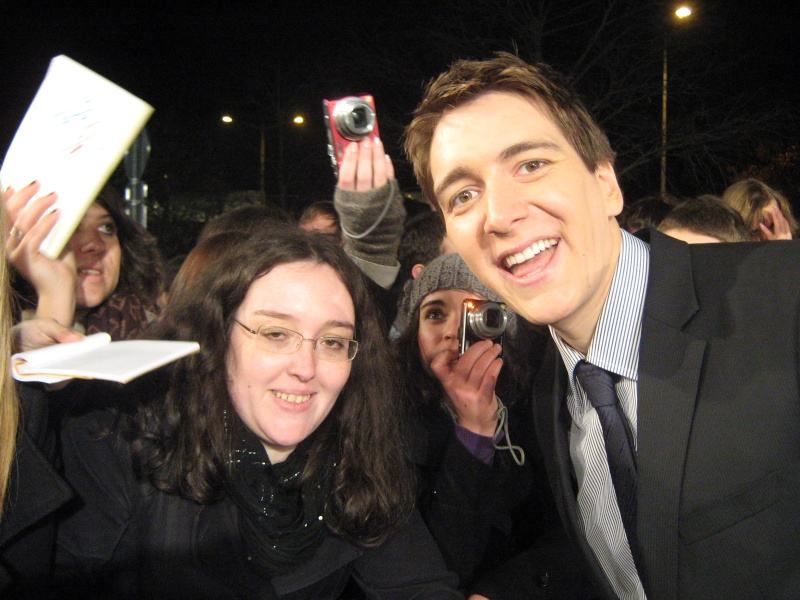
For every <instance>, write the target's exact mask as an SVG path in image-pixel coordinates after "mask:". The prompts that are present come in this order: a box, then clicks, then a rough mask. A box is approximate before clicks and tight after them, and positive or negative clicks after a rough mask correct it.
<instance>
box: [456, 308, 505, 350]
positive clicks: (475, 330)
mask: <svg viewBox="0 0 800 600" xmlns="http://www.w3.org/2000/svg"><path fill="white" fill-rule="evenodd" d="M507 325H508V315H507V314H506V305H505V304H504V303H503V302H492V301H490V300H469V299H468V300H464V302H463V304H462V305H461V326H460V327H459V330H458V353H459V354H464V352H466V351H467V348H469V347H470V346H471V345H472V344H474V343H475V342H479V341H481V340H492V341H493V342H494V343H495V344H500V345H501V346H502V345H503V332H505V330H506V326H507ZM501 356H502V354H501Z"/></svg>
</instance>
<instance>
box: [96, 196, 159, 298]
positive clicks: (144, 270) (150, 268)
mask: <svg viewBox="0 0 800 600" xmlns="http://www.w3.org/2000/svg"><path fill="white" fill-rule="evenodd" d="M95 202H96V203H97V204H99V205H100V206H102V207H103V208H105V209H106V210H107V211H108V214H109V215H111V218H112V219H113V220H114V224H115V225H116V226H117V236H118V237H119V246H120V248H121V249H122V260H121V262H120V267H119V283H118V284H117V288H116V289H115V290H114V292H113V293H114V294H134V295H136V296H139V298H140V299H141V301H142V304H144V305H145V306H152V305H154V304H155V302H156V298H157V297H158V295H159V294H160V293H161V281H162V277H163V261H162V260H161V253H160V252H159V250H158V244H157V241H156V238H155V236H153V235H152V234H151V233H150V232H149V231H147V230H146V229H145V228H144V227H142V226H141V225H139V224H138V223H137V222H136V221H134V220H133V219H131V218H130V217H129V216H128V215H126V214H125V211H124V209H123V207H122V198H121V197H120V195H119V193H118V192H117V191H116V190H114V189H112V188H110V187H109V186H106V187H104V188H103V189H102V190H101V191H100V194H99V195H98V196H97V198H95Z"/></svg>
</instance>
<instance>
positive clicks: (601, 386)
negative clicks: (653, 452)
mask: <svg viewBox="0 0 800 600" xmlns="http://www.w3.org/2000/svg"><path fill="white" fill-rule="evenodd" d="M575 376H576V377H577V378H578V381H579V382H580V384H581V387H582V388H583V389H584V391H585V392H586V397H587V398H588V399H589V402H591V403H592V406H593V407H594V409H595V410H596V411H597V416H598V418H599V419H600V425H601V426H602V428H603V438H604V439H605V442H606V456H607V457H608V468H609V470H610V471H611V481H612V482H613V484H614V492H615V493H616V496H617V504H618V505H619V512H620V515H621V516H622V525H623V526H624V527H625V534H626V535H627V536H628V544H629V545H630V547H631V554H632V555H633V560H634V562H635V563H636V564H637V566H638V565H639V564H640V561H639V556H638V554H639V552H638V548H639V544H638V539H637V537H636V451H635V450H634V448H635V446H634V444H633V434H632V433H631V429H630V426H629V425H628V420H627V418H626V417H625V413H624V412H623V411H622V407H621V406H620V404H619V400H618V399H617V393H616V391H615V389H614V379H613V378H612V377H611V374H610V373H609V372H608V371H605V370H603V369H601V368H600V367H596V366H595V365H593V364H590V363H588V362H586V361H585V360H582V361H580V362H579V363H578V364H577V365H576V366H575Z"/></svg>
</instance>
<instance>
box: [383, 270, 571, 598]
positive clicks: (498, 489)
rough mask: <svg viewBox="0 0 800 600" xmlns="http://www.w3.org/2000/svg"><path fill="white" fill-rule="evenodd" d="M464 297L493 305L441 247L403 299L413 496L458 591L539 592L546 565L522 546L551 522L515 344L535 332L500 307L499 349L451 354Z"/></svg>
mask: <svg viewBox="0 0 800 600" xmlns="http://www.w3.org/2000/svg"><path fill="white" fill-rule="evenodd" d="M465 299H472V300H489V301H493V302H500V298H499V297H498V296H497V295H496V294H494V293H493V292H492V291H491V290H489V289H488V288H487V287H486V286H484V285H483V284H482V283H481V282H480V281H478V279H477V278H476V277H475V276H474V275H473V274H472V272H471V271H470V270H469V268H468V267H467V265H466V264H465V263H464V262H463V260H462V259H461V258H460V257H459V256H458V255H457V254H447V255H444V256H440V257H438V258H436V259H435V260H433V261H431V262H430V263H429V264H428V265H427V266H426V267H425V269H424V270H423V271H422V273H421V274H420V275H419V277H418V278H417V279H416V280H414V282H413V284H412V287H411V289H410V290H409V291H408V294H407V297H406V301H405V302H404V304H403V308H404V310H405V311H406V313H407V317H408V323H409V325H408V328H407V329H406V330H405V332H404V333H403V335H402V336H401V337H400V338H399V339H398V340H397V342H396V351H397V354H398V357H399V360H400V363H401V365H402V366H401V369H402V370H403V376H404V381H405V386H406V392H407V397H408V400H409V405H410V407H411V410H412V413H413V414H412V419H411V421H412V428H411V430H412V441H411V446H412V452H413V456H414V460H415V463H416V465H417V468H418V475H419V477H418V481H419V490H418V495H417V498H418V505H419V508H420V511H421V513H422V515H423V518H424V519H425V520H426V522H427V524H428V527H429V528H430V530H431V532H432V533H433V536H434V538H435V539H436V541H437V543H438V545H439V548H440V550H441V551H442V554H443V555H444V558H445V561H446V562H447V566H448V567H449V568H450V569H452V570H454V571H456V572H457V573H458V575H459V578H460V582H461V588H462V590H463V591H465V592H466V593H467V595H468V596H469V595H471V594H478V595H479V596H478V597H481V596H482V597H486V598H490V599H496V598H516V597H520V598H522V597H524V598H535V597H540V596H539V595H538V594H539V593H540V592H541V591H542V590H541V589H539V588H538V587H537V585H538V584H537V583H536V581H540V580H537V577H539V576H542V574H543V573H545V571H542V569H545V570H546V569H549V568H550V567H552V564H550V565H549V566H547V567H545V566H543V565H544V564H545V563H546V562H547V561H545V562H542V561H541V560H540V558H541V556H540V555H537V556H533V555H525V554H523V552H524V551H526V550H528V549H529V548H530V547H531V545H532V544H533V543H535V541H536V540H538V539H541V538H542V536H543V535H544V532H545V531H551V530H553V529H554V528H555V529H558V527H560V526H559V525H557V521H558V517H557V515H556V513H555V510H554V508H553V506H552V504H551V501H550V500H549V491H548V490H549V488H548V486H547V482H546V480H545V475H544V472H543V469H542V466H541V462H540V460H539V454H538V444H537V443H536V440H535V436H534V433H533V419H532V414H531V408H530V397H531V382H532V378H533V375H534V374H535V369H534V368H532V366H534V365H536V364H538V361H537V360H536V357H535V356H532V355H531V353H530V350H528V351H527V352H526V353H525V354H521V353H520V352H518V351H517V348H521V347H527V348H536V347H537V345H536V344H532V343H531V341H530V340H526V341H523V340H521V339H520V337H521V336H522V335H526V336H530V335H535V333H534V332H532V331H529V328H526V329H525V330H524V331H523V328H522V325H523V324H522V323H521V320H520V319H517V317H516V315H514V314H513V313H512V312H510V311H507V317H508V324H507V327H506V331H505V333H504V337H503V347H502V349H501V347H500V345H499V344H496V343H493V342H491V341H489V340H481V341H479V342H476V343H473V344H472V345H471V346H470V347H469V348H468V349H467V350H466V351H465V352H464V354H463V355H462V356H459V348H458V330H459V324H460V320H461V319H460V317H461V306H462V303H463V301H464V300H465ZM542 339H544V338H542ZM523 344H527V345H526V346H525V345H523ZM538 347H543V346H542V345H541V344H540V345H539V346H538ZM501 350H502V358H500V354H501ZM557 537H558V536H557ZM558 539H559V541H558V542H556V546H558V548H557V551H560V549H561V548H562V547H563V543H562V538H560V537H559V538H558ZM548 556H550V555H548ZM511 565H514V567H513V568H511ZM545 574H546V578H547V577H551V576H553V575H555V573H553V575H551V574H550V573H549V571H547V572H546V573H545ZM549 591H552V590H549ZM567 597H568V596H567Z"/></svg>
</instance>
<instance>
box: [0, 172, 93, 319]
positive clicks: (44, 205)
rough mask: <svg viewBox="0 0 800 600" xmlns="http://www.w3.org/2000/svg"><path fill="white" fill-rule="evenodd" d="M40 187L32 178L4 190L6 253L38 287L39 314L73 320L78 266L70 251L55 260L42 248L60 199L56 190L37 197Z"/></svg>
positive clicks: (57, 214) (54, 221)
mask: <svg viewBox="0 0 800 600" xmlns="http://www.w3.org/2000/svg"><path fill="white" fill-rule="evenodd" d="M40 187H41V186H40V185H39V183H37V182H33V183H31V184H29V185H26V186H25V187H24V188H22V189H21V190H19V191H15V190H14V189H12V188H9V189H8V190H7V191H6V193H5V194H4V201H5V204H6V223H5V225H6V230H7V231H8V235H7V236H6V240H5V244H6V254H7V256H8V259H9V261H10V262H11V264H13V265H14V267H15V268H16V269H17V271H19V273H20V274H21V275H22V276H23V277H24V278H25V279H27V280H28V282H29V283H30V284H31V285H32V286H33V287H34V289H35V290H36V294H37V296H38V305H37V311H36V314H37V316H41V317H52V318H54V319H56V320H57V321H59V322H60V323H62V324H64V325H66V324H71V323H72V319H73V316H74V313H75V288H76V285H77V280H78V275H77V269H76V267H75V264H74V257H73V256H72V255H71V254H69V253H67V254H68V256H65V258H63V259H58V260H54V259H52V258H48V257H47V256H45V255H44V254H42V253H41V252H39V247H40V246H41V245H42V242H43V241H44V239H45V238H46V237H47V235H48V234H49V233H50V231H51V230H52V229H53V227H54V226H55V224H56V222H57V221H58V217H59V213H58V212H57V211H52V212H50V213H47V211H48V210H49V209H50V208H51V207H52V206H53V204H54V203H55V201H56V199H57V196H56V194H54V193H51V194H47V195H46V196H42V197H37V196H36V194H37V193H38V192H39V190H40Z"/></svg>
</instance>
